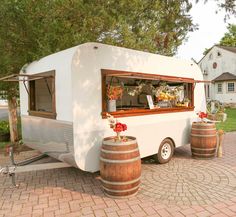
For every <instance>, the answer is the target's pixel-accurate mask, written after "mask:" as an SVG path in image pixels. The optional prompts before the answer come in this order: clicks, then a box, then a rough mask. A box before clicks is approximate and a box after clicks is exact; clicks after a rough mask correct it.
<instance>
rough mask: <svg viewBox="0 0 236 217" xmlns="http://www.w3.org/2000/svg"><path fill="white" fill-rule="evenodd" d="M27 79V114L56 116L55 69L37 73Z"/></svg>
mask: <svg viewBox="0 0 236 217" xmlns="http://www.w3.org/2000/svg"><path fill="white" fill-rule="evenodd" d="M37 76H42V77H39V78H38V79H33V80H29V90H28V91H29V110H28V112H29V115H32V116H39V117H45V118H52V119H55V118H56V106H55V71H49V72H44V73H39V74H37Z"/></svg>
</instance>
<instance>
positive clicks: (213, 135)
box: [191, 133, 216, 137]
mask: <svg viewBox="0 0 236 217" xmlns="http://www.w3.org/2000/svg"><path fill="white" fill-rule="evenodd" d="M191 136H194V137H215V136H216V134H212V135H198V134H193V133H191Z"/></svg>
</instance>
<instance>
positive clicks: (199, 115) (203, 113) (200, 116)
mask: <svg viewBox="0 0 236 217" xmlns="http://www.w3.org/2000/svg"><path fill="white" fill-rule="evenodd" d="M197 115H198V117H199V118H201V122H202V123H204V120H203V118H207V113H205V112H199V113H197Z"/></svg>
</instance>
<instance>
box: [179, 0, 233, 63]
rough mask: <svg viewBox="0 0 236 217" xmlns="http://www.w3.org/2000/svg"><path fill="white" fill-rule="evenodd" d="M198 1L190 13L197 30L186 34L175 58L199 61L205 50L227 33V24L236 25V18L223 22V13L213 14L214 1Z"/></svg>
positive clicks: (214, 8) (215, 6) (215, 7)
mask: <svg viewBox="0 0 236 217" xmlns="http://www.w3.org/2000/svg"><path fill="white" fill-rule="evenodd" d="M203 2H204V1H201V0H200V1H199V3H198V4H196V5H195V4H194V6H193V8H192V9H191V11H190V14H191V16H192V17H193V22H194V23H195V24H198V30H195V31H194V32H191V33H189V34H188V40H187V41H186V42H185V43H184V44H183V45H181V46H180V47H179V49H178V53H177V55H176V56H177V57H178V58H181V59H188V60H189V59H191V58H193V59H194V60H196V61H199V60H200V59H201V58H202V57H203V54H202V53H203V52H204V50H205V48H210V47H212V46H213V45H214V44H217V43H219V41H220V39H221V38H222V37H223V36H224V33H225V32H227V25H228V23H234V24H236V18H235V17H231V18H230V19H229V20H227V21H226V22H224V16H225V13H224V11H219V12H218V13H217V14H216V13H215V12H216V10H217V9H218V8H217V5H216V2H215V1H214V0H208V2H207V3H206V4H204V3H203Z"/></svg>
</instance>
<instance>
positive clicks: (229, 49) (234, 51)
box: [216, 45, 236, 53]
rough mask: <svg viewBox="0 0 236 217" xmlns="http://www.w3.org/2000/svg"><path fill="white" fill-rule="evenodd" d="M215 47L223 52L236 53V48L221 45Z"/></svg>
mask: <svg viewBox="0 0 236 217" xmlns="http://www.w3.org/2000/svg"><path fill="white" fill-rule="evenodd" d="M216 47H219V48H222V49H224V50H227V51H230V52H233V53H236V47H230V46H222V45H216Z"/></svg>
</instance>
